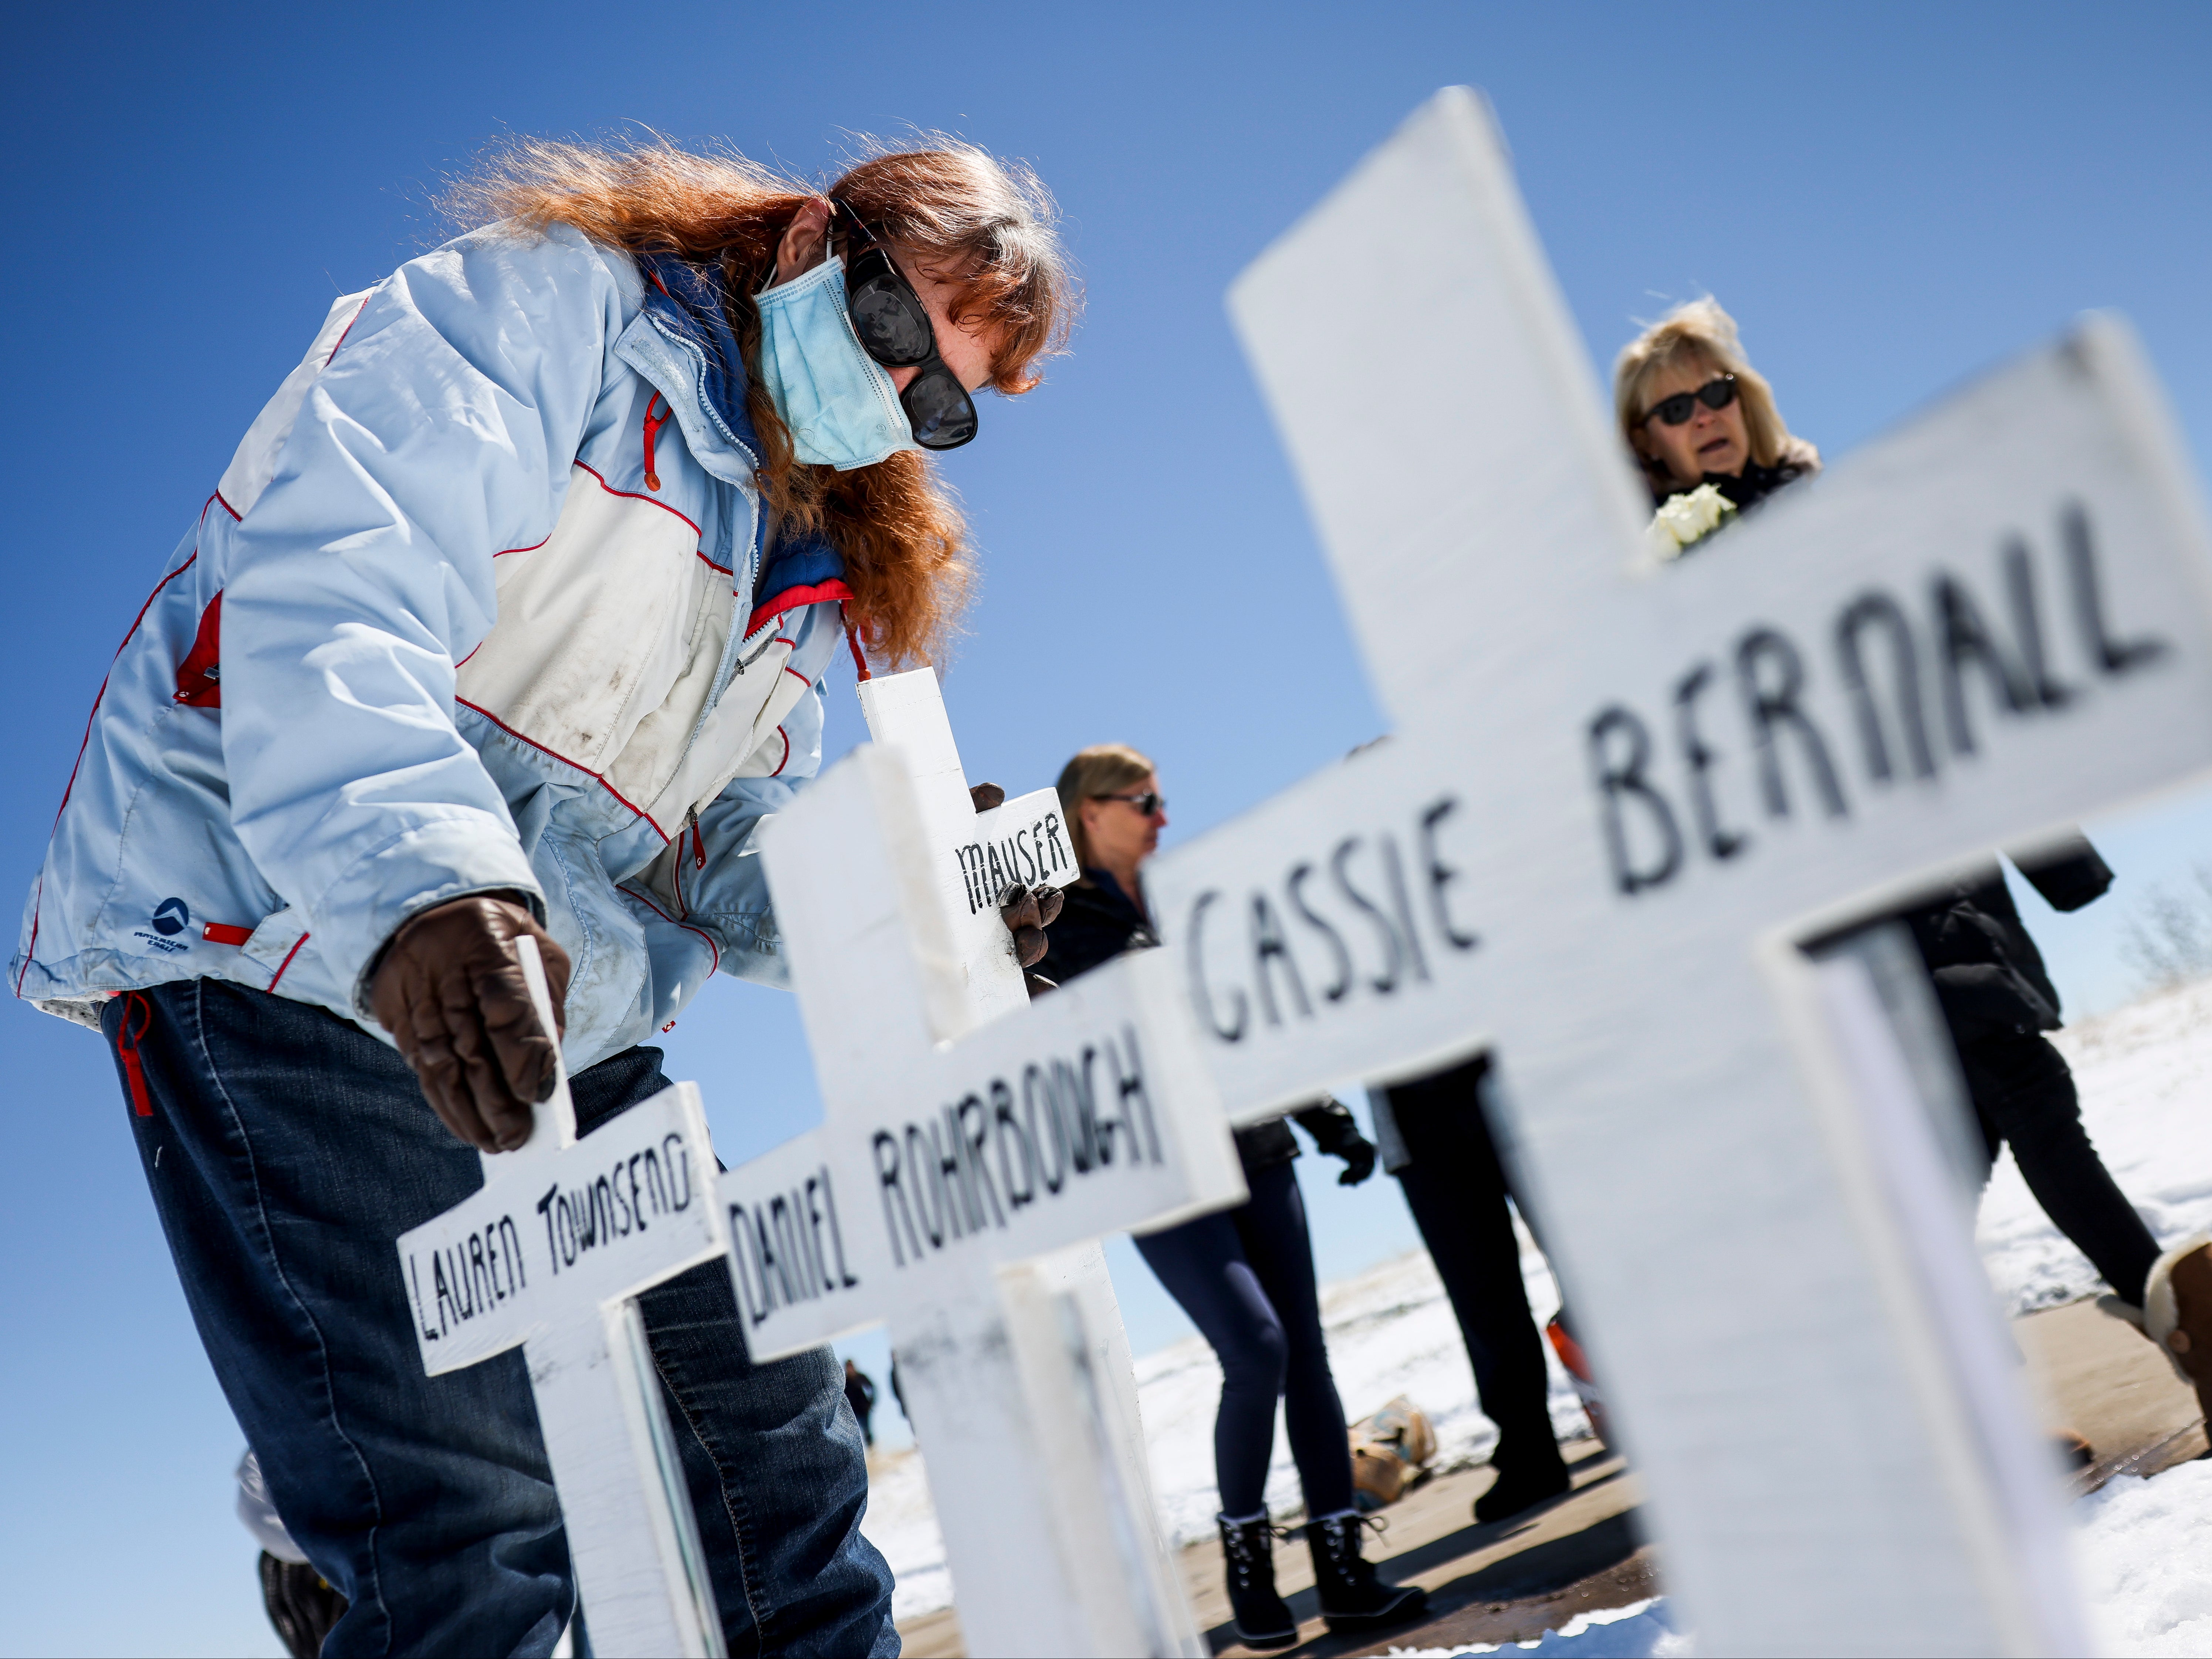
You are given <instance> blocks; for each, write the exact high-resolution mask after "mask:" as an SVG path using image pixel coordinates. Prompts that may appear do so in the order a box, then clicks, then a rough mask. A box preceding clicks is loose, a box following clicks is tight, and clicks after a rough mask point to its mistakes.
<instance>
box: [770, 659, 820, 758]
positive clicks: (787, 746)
mask: <svg viewBox="0 0 2212 1659" xmlns="http://www.w3.org/2000/svg"><path fill="white" fill-rule="evenodd" d="M809 683H810V684H811V682H809ZM775 734H776V736H778V737H779V738H782V739H783V758H782V759H781V760H780V761H778V762H777V763H775V771H773V772H771V773H769V776H770V777H772V778H780V777H781V776H782V775H783V769H784V768H785V767H787V766H788V765H790V764H791V733H790V732H787V731H785V730H784V729H783V728H782V727H781V726H777V727H776V728H775Z"/></svg>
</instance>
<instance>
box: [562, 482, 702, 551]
mask: <svg viewBox="0 0 2212 1659" xmlns="http://www.w3.org/2000/svg"><path fill="white" fill-rule="evenodd" d="M569 465H572V466H575V467H578V468H580V469H581V470H582V471H586V472H588V473H590V474H591V475H592V477H594V478H598V479H599V488H600V489H604V490H605V491H606V492H607V494H608V495H619V496H621V497H622V498H623V500H624V501H643V502H644V503H645V504H646V505H647V507H659V509H660V510H661V511H662V512H663V513H668V514H670V515H671V516H672V517H674V518H678V519H683V520H684V523H686V524H690V525H691V533H692V534H693V535H695V536H696V537H698V538H700V539H701V540H702V541H703V540H705V539H706V536H707V532H705V531H703V530H702V529H700V528H699V526H697V525H696V524H691V520H690V519H689V518H686V517H685V516H684V514H683V513H678V512H677V510H676V509H675V508H674V507H671V506H669V504H668V503H667V502H666V501H655V500H653V497H652V496H650V495H639V494H638V493H637V491H635V489H616V488H615V487H614V486H613V485H612V484H611V483H608V482H607V481H606V479H605V478H604V477H600V474H599V469H598V468H597V467H595V466H591V465H586V463H584V462H582V461H572V462H570V463H569ZM709 562H711V561H709ZM715 568H716V569H718V570H719V569H720V568H721V567H720V566H719V565H716V566H715Z"/></svg>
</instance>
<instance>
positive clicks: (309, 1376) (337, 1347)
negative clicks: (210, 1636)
mask: <svg viewBox="0 0 2212 1659" xmlns="http://www.w3.org/2000/svg"><path fill="white" fill-rule="evenodd" d="M126 1020H127V1021H129V1022H130V1027H131V1041H132V1043H133V1048H134V1053H135V1055H136V1057H137V1059H138V1060H139V1061H140V1062H141V1064H142V1065H143V1080H144V1092H145V1101H146V1106H147V1115H144V1116H140V1115H137V1114H136V1113H135V1112H134V1113H133V1115H132V1116H131V1126H132V1128H133V1131H134V1133H135V1135H136V1137H137V1144H138V1150H139V1154H140V1158H141V1161H142V1163H143V1165H144V1168H145V1171H146V1176H147V1181H148V1184H149V1187H150V1188H152V1191H153V1195H154V1202H155V1209H156V1211H157V1212H159V1214H160V1216H161V1225H162V1230H163V1231H164V1232H165V1233H166V1234H167V1238H168V1242H169V1249H170V1252H171V1254H172V1255H173V1256H174V1258H175V1260H176V1264H177V1270H178V1274H179V1278H180V1279H181V1280H182V1281H183V1285H184V1291H185V1300H186V1302H187V1303H188V1304H189V1305H190V1306H191V1310H192V1316H193V1319H194V1321H195V1322H196V1323H197V1326H198V1328H199V1333H200V1339H201V1341H202V1342H203V1343H204V1345H205V1346H206V1349H207V1353H208V1358H209V1360H210V1362H211V1363H212V1364H213V1365H214V1368H215V1372H216V1379H217V1381H218V1382H220V1383H221V1384H222V1389H223V1393H224V1395H226V1396H227V1397H228V1400H229V1401H230V1405H231V1408H232V1410H233V1411H234V1413H236V1414H237V1417H238V1420H239V1424H240V1427H242V1428H243V1429H244V1430H245V1431H246V1438H247V1441H248V1442H249V1443H251V1444H252V1447H253V1449H254V1451H255V1453H256V1454H257V1455H258V1458H259V1460H260V1464H261V1469H262V1474H263V1476H264V1480H266V1481H267V1483H268V1486H269V1490H270V1495H271V1496H272V1497H273V1498H274V1499H275V1500H276V1506H277V1509H278V1510H279V1512H280V1513H281V1514H282V1515H283V1518H284V1523H285V1526H286V1528H287V1529H288V1530H289V1532H290V1533H291V1534H292V1537H293V1538H294V1540H295V1541H296V1542H297V1543H298V1544H299V1546H300V1547H301V1549H302V1550H304V1551H305V1552H306V1553H307V1556H308V1558H309V1559H311V1560H312V1561H313V1563H314V1565H315V1567H316V1569H317V1571H319V1572H320V1573H321V1574H322V1575H323V1577H325V1578H326V1579H328V1580H329V1581H330V1583H331V1585H332V1586H333V1587H334V1588H335V1589H337V1591H338V1592H339V1593H340V1594H341V1595H343V1596H345V1597H346V1599H347V1602H348V1606H347V1609H346V1613H345V1615H344V1617H343V1618H342V1619H341V1620H339V1621H338V1623H337V1626H336V1627H335V1628H334V1629H333V1630H332V1631H331V1634H330V1638H329V1639H328V1642H327V1644H325V1652H327V1653H330V1654H332V1655H351V1654H398V1653H404V1654H413V1653H471V1654H547V1653H550V1652H551V1650H552V1648H553V1644H554V1643H555V1641H556V1639H557V1638H559V1636H560V1633H561V1630H562V1626H563V1624H564V1623H566V1621H567V1620H568V1614H569V1611H570V1609H571V1607H572V1606H573V1605H574V1593H573V1590H572V1588H571V1585H570V1581H569V1569H568V1547H567V1544H566V1542H565V1541H564V1539H563V1537H562V1531H561V1514H560V1505H559V1503H558V1501H557V1499H556V1497H555V1495H554V1491H553V1487H552V1484H551V1482H550V1479H549V1478H548V1472H547V1468H546V1464H545V1455H544V1447H543V1445H542V1443H540V1441H539V1438H538V1423H537V1415H536V1411H535V1408H534V1407H533V1405H532V1400H531V1395H530V1383H529V1376H528V1374H527V1371H526V1369H525V1366H524V1364H523V1360H522V1356H521V1355H520V1353H519V1352H516V1353H506V1354H501V1355H500V1356H498V1357H497V1358H493V1359H489V1360H487V1361H485V1362H484V1363H483V1364H480V1365H474V1366H471V1367H469V1368H468V1369H467V1370H459V1371H454V1372H451V1373H449V1374H447V1375H446V1376H437V1377H430V1376H424V1375H423V1374H422V1361H421V1358H419V1356H418V1354H417V1352H416V1338H415V1334H414V1328H413V1325H412V1322H411V1317H410V1311H409V1309H408V1306H407V1304H406V1300H405V1296H404V1288H403V1286H402V1284H401V1281H400V1277H399V1272H398V1258H397V1256H396V1255H395V1254H394V1252H393V1248H392V1247H393V1243H394V1241H395V1240H396V1239H398V1237H399V1235H400V1234H401V1233H402V1232H404V1231H407V1230H408V1229H409V1228H411V1227H415V1226H417V1225H421V1224H422V1222H425V1221H427V1220H428V1219H429V1218H431V1217H433V1216H435V1215H436V1214H438V1213H439V1212H441V1211H443V1210H446V1209H447V1208H450V1207H451V1206H453V1205H455V1204H458V1203H459V1202H460V1201H462V1200H464V1199H465V1198H467V1197H468V1196H469V1195H470V1194H472V1193H474V1192H475V1191H476V1190H477V1188H478V1187H479V1186H481V1185H482V1184H483V1177H482V1173H481V1165H480V1164H479V1163H478V1161H477V1154H476V1153H475V1152H472V1151H471V1150H470V1149H469V1148H468V1147H467V1146H464V1145H462V1144H461V1142H459V1140H457V1139H454V1138H453V1135H452V1134H451V1133H448V1132H447V1129H446V1128H445V1127H444V1126H443V1125H442V1124H441V1123H440V1122H439V1121H438V1120H437V1118H436V1116H435V1115H434V1114H433V1113H432V1112H431V1110H430V1108H429V1105H428V1103H427V1102H426V1101H425V1100H424V1099H423V1098H422V1090H421V1088H420V1087H419V1086H418V1085H416V1080H415V1076H414V1073H412V1072H410V1070H409V1069H408V1068H407V1066H406V1065H405V1064H404V1062H403V1061H402V1060H400V1059H399V1057H398V1055H397V1054H394V1053H393V1052H392V1050H391V1049H389V1048H386V1047H385V1046H384V1045H383V1044H382V1043H380V1042H377V1041H376V1040H375V1039H374V1038H373V1037H370V1036H368V1035H367V1034H366V1033H364V1032H362V1031H361V1030H357V1029H356V1028H355V1027H354V1026H351V1025H349V1024H346V1023H345V1022H343V1021H342V1020H340V1019H337V1018H335V1017H333V1016H331V1015H330V1014H327V1013H325V1012H321V1011H320V1010H318V1009H313V1008H310V1007H307V1006H305V1005H303V1004H301V1003H296V1002H290V1001H287V1000H284V999H283V998H281V997H276V996H270V995H266V994H262V993H259V992H254V991H246V990H242V989H240V988H239V987H235V986H231V985H228V984H224V983H222V982H220V981H208V980H197V981H185V982H183V983H180V984H174V985H167V986H163V987H159V988H158V989H155V990H154V991H150V992H145V993H138V994H131V995H127V996H123V997H118V998H116V999H115V1000H113V1001H112V1002H111V1003H110V1004H109V1005H108V1007H107V1009H106V1018H105V1022H104V1024H105V1029H106V1033H107V1036H108V1039H109V1042H110V1044H111V1046H112V1044H113V1043H114V1042H115V1039H116V1036H117V1035H118V1031H119V1030H121V1029H122V1027H123V1024H124V1022H125V1021H126ZM121 1071H122V1063H121V1060H119V1059H118V1072H121ZM121 1080H122V1081H123V1083H124V1085H125V1088H124V1098H125V1103H126V1106H125V1109H126V1110H130V1109H131V1108H130V1106H129V1104H128V1103H130V1102H131V1100H132V1098H133V1096H134V1092H135V1091H133V1089H132V1088H131V1079H130V1078H129V1076H128V1075H127V1073H125V1074H124V1075H123V1076H122V1078H121Z"/></svg>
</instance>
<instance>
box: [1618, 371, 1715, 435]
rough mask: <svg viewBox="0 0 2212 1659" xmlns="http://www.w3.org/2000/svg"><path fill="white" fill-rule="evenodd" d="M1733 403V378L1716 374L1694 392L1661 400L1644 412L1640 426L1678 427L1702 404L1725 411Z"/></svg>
mask: <svg viewBox="0 0 2212 1659" xmlns="http://www.w3.org/2000/svg"><path fill="white" fill-rule="evenodd" d="M1734 402H1735V375H1733V374H1716V375H1714V376H1713V378H1712V379H1711V380H1708V381H1706V382H1705V384H1704V385H1703V386H1699V388H1698V389H1697V390H1696V391H1695V392H1676V393H1675V394H1674V396H1673V397H1671V398H1661V399H1660V400H1659V401H1658V402H1657V403H1656V404H1652V405H1651V407H1650V408H1649V409H1647V410H1644V420H1642V421H1638V422H1637V424H1638V426H1642V425H1644V422H1649V421H1664V422H1666V423H1667V424H1668V426H1680V425H1681V424H1682V423H1683V422H1686V421H1687V420H1688V419H1689V418H1690V416H1692V414H1693V413H1695V412H1696V410H1697V406H1698V405H1699V404H1704V405H1705V407H1706V408H1707V409H1726V408H1727V407H1728V406H1729V404H1732V403H1734Z"/></svg>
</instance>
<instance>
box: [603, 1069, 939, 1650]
mask: <svg viewBox="0 0 2212 1659" xmlns="http://www.w3.org/2000/svg"><path fill="white" fill-rule="evenodd" d="M585 1079H592V1083H593V1085H595V1086H593V1087H591V1088H588V1089H587V1088H586V1087H585V1086H583V1085H584V1082H585ZM577 1083H578V1086H577V1090H576V1129H577V1133H578V1134H579V1135H588V1134H589V1133H591V1132H592V1130H593V1129H594V1128H597V1127H599V1125H600V1124H602V1123H605V1122H606V1121H608V1120H609V1119H611V1118H612V1117H614V1116H616V1115H617V1114H618V1113H620V1112H621V1111H622V1110H623V1109H626V1108H628V1107H629V1106H633V1105H635V1104H636V1103H638V1102H640V1101H641V1100H647V1099H650V1098H651V1097H653V1096H654V1095H656V1094H658V1093H659V1092H660V1091H661V1090H663V1089H665V1088H666V1087H667V1086H668V1079H666V1078H665V1077H664V1076H663V1075H662V1074H661V1071H660V1051H659V1049H657V1048H632V1049H630V1050H629V1051H628V1052H627V1053H624V1054H617V1055H616V1056H615V1057H614V1058H613V1059H611V1060H605V1061H602V1062H601V1063H600V1064H599V1065H598V1066H593V1067H592V1069H591V1071H589V1072H586V1073H584V1074H583V1077H582V1078H580V1079H578V1080H577ZM637 1303H638V1307H639V1309H640V1310H641V1312H642V1313H643V1314H644V1316H645V1331H646V1337H647V1341H648V1342H649V1343H650V1344H651V1345H652V1348H653V1359H654V1361H655V1363H656V1364H658V1365H659V1369H660V1381H661V1387H662V1391H663V1392H662V1398H663V1400H664V1401H665V1404H666V1405H667V1407H668V1421H669V1426H670V1427H671V1429H673V1430H674V1431H675V1434H676V1441H677V1445H678V1449H680V1451H681V1453H682V1455H683V1458H684V1474H685V1476H686V1478H687V1479H688V1480H689V1482H690V1488H691V1507H692V1510H693V1513H694V1514H695V1515H696V1516H697V1518H698V1522H699V1537H700V1542H701V1544H702V1547H703V1548H704V1549H705V1551H706V1554H707V1568H708V1575H709V1577H711V1578H712V1579H713V1581H714V1596H715V1600H716V1601H718V1602H719V1603H720V1607H721V1612H722V1628H723V1637H724V1639H725V1641H726V1644H728V1647H729V1650H730V1652H731V1653H732V1655H739V1654H748V1653H763V1652H772V1653H779V1654H790V1655H794V1656H796V1655H814V1654H819V1655H824V1656H828V1655H837V1656H843V1655H848V1654H849V1655H861V1654H866V1655H890V1654H895V1653H896V1652H897V1651H898V1632H897V1631H896V1629H895V1628H894V1627H893V1626H892V1624H891V1616H890V1604H891V1573H890V1567H889V1566H888V1565H885V1564H884V1559H883V1557H882V1556H881V1555H880V1554H878V1553H877V1551H876V1547H875V1546H874V1545H872V1544H871V1543H869V1542H868V1541H867V1540H866V1538H863V1537H862V1536H861V1535H860V1516H861V1514H862V1512H863V1511H864V1510H866V1507H867V1499H868V1466H867V1453H866V1449H865V1447H864V1446H863V1444H862V1443H861V1439H860V1423H859V1421H858V1420H857V1419H855V1418H854V1415H853V1408H852V1407H851V1406H850V1405H848V1403H847V1402H846V1400H845V1388H844V1376H843V1374H842V1368H841V1367H840V1366H839V1365H838V1364H837V1362H836V1359H835V1358H832V1357H831V1354H830V1352H829V1349H827V1348H816V1349H814V1350H812V1351H811V1352H807V1353H803V1354H796V1355H793V1357H792V1358H788V1359H779V1360H775V1361H773V1362H771V1363H770V1364H765V1365H755V1364H752V1363H751V1362H750V1360H749V1359H748V1358H746V1355H745V1346H744V1329H743V1328H742V1326H741V1325H740V1323H739V1322H738V1306H737V1298H736V1295H735V1292H734V1291H733V1289H732V1285H731V1283H730V1269H729V1266H728V1264H727V1263H726V1262H725V1261H708V1262H705V1263H702V1265H701V1266H699V1267H694V1268H692V1269H691V1271H690V1272H689V1273H681V1274H678V1276H677V1277H676V1278H674V1279H670V1280H669V1281H668V1282H667V1283H666V1284H665V1285H656V1286H654V1287H653V1289H652V1290H649V1291H646V1292H645V1293H644V1294H643V1295H642V1296H641V1297H638V1299H637Z"/></svg>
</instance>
